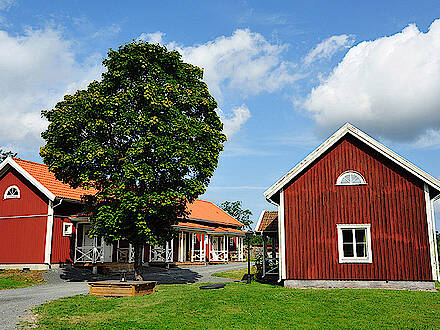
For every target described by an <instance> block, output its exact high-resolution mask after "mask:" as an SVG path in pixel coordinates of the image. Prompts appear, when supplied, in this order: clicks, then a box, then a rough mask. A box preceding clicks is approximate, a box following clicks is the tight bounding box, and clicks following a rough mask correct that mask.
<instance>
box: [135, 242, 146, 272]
mask: <svg viewBox="0 0 440 330" xmlns="http://www.w3.org/2000/svg"><path fill="white" fill-rule="evenodd" d="M133 247H134V279H135V280H136V281H143V280H144V274H143V269H142V248H143V244H142V243H134V245H133Z"/></svg>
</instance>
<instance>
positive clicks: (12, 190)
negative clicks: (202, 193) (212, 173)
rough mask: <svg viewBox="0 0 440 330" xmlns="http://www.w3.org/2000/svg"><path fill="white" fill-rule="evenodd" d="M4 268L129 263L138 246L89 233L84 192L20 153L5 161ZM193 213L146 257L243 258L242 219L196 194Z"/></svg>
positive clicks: (1, 207)
mask: <svg viewBox="0 0 440 330" xmlns="http://www.w3.org/2000/svg"><path fill="white" fill-rule="evenodd" d="M0 193H1V194H2V195H3V198H2V199H0V268H24V267H26V268H32V269H46V268H49V267H52V266H59V265H60V264H63V263H73V264H78V265H84V264H87V265H97V264H103V263H121V262H124V263H130V262H132V261H133V249H132V247H131V246H130V244H129V243H128V242H126V241H124V240H121V241H116V242H113V243H111V244H107V243H106V242H105V241H104V240H103V239H102V238H98V237H90V236H88V231H89V229H90V223H89V221H88V218H87V217H83V216H81V215H80V214H82V208H83V204H82V202H81V196H82V195H84V194H91V193H94V191H93V190H84V189H73V188H71V187H70V186H69V185H66V184H64V183H62V182H61V181H58V180H56V179H55V176H54V174H53V173H51V172H49V170H48V167H47V166H46V165H43V164H38V163H34V162H30V161H26V160H22V159H17V158H7V159H6V160H5V161H4V162H3V163H2V164H1V165H0ZM188 208H189V211H190V215H189V217H188V218H187V219H182V221H181V222H179V223H178V224H177V225H176V226H175V229H176V231H177V232H178V233H176V238H175V239H173V240H172V241H171V242H168V243H166V244H165V246H154V247H150V246H145V247H144V261H145V262H158V263H186V262H188V263H193V262H197V263H205V262H228V261H242V260H243V237H244V231H243V230H241V229H242V227H243V225H242V224H241V223H240V222H238V221H237V220H236V219H234V218H233V217H231V216H230V215H229V214H227V213H226V212H224V211H223V210H221V209H220V208H219V207H218V206H216V205H214V204H213V203H211V202H206V201H202V200H196V201H195V202H194V203H192V204H189V205H188Z"/></svg>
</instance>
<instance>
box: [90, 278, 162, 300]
mask: <svg viewBox="0 0 440 330" xmlns="http://www.w3.org/2000/svg"><path fill="white" fill-rule="evenodd" d="M156 284H157V282H155V281H127V282H120V281H102V282H89V285H90V291H89V293H90V294H91V295H94V296H106V297H131V296H141V295H144V294H150V293H153V292H154V287H155V286H156Z"/></svg>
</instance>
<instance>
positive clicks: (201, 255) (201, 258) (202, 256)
mask: <svg viewBox="0 0 440 330" xmlns="http://www.w3.org/2000/svg"><path fill="white" fill-rule="evenodd" d="M204 239H205V235H204V234H202V233H200V260H199V261H200V262H203V261H204V260H203V259H204V254H203V250H204V249H203V242H204Z"/></svg>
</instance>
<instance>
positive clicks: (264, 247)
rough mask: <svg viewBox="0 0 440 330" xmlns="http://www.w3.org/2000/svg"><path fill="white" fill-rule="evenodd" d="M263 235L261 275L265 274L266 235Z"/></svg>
mask: <svg viewBox="0 0 440 330" xmlns="http://www.w3.org/2000/svg"><path fill="white" fill-rule="evenodd" d="M262 235H263V277H264V276H265V275H266V256H267V236H266V235H264V233H263V234H262Z"/></svg>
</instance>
